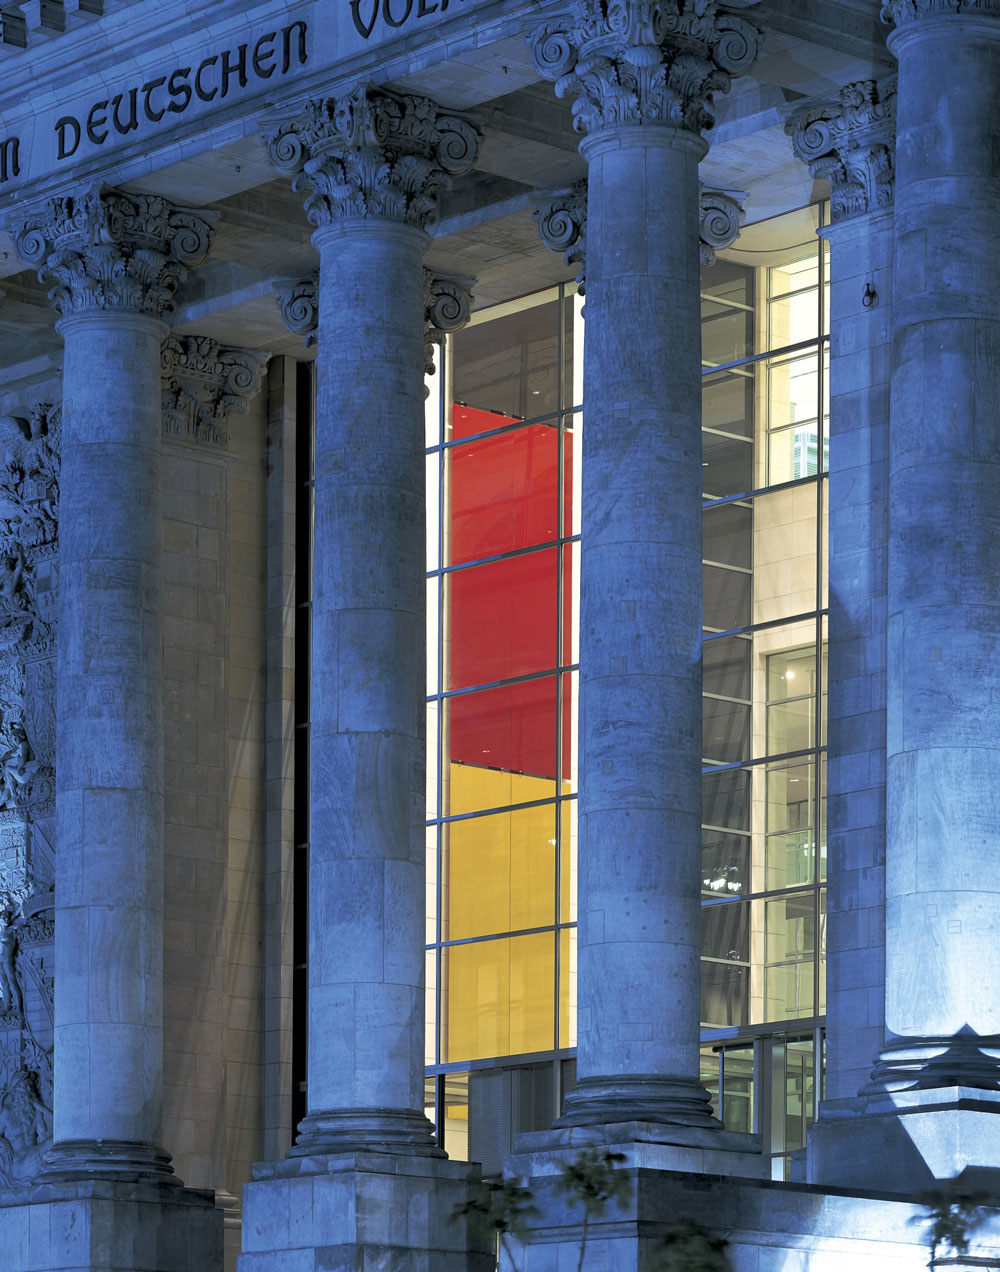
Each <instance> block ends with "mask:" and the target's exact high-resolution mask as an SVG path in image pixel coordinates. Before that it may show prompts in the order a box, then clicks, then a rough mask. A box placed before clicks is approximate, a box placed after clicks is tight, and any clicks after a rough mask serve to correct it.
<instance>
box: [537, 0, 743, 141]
mask: <svg viewBox="0 0 1000 1272" xmlns="http://www.w3.org/2000/svg"><path fill="white" fill-rule="evenodd" d="M760 38H761V32H760V30H759V29H758V28H757V27H756V26H755V25H754V24H753V23H752V22H750V21H749V20H748V19H747V18H744V17H741V16H740V15H739V14H736V13H731V12H728V11H726V10H725V9H724V8H723V7H722V6H720V5H719V4H717V3H716V2H715V0H618V3H615V4H610V5H609V4H607V3H604V0H574V2H573V4H572V6H571V8H570V9H569V11H568V12H567V13H566V14H564V15H563V16H562V17H559V18H554V19H552V20H551V21H549V22H547V23H545V24H544V25H543V26H541V27H540V28H539V29H538V30H537V31H535V33H534V35H533V36H532V37H531V41H530V43H531V56H532V61H533V62H534V65H535V69H536V70H537V71H538V73H539V74H540V75H542V76H543V77H544V78H545V79H549V80H555V82H556V93H557V94H558V96H560V97H563V96H567V95H570V96H573V97H574V98H575V99H576V100H575V101H574V103H573V114H574V123H575V126H576V128H577V130H578V131H579V132H582V133H594V132H598V131H600V130H601V129H604V128H615V127H620V126H622V125H624V124H666V125H669V126H672V127H675V128H686V129H688V130H690V131H692V132H699V133H700V132H702V131H703V130H704V129H706V128H711V127H712V125H713V123H714V119H713V116H712V113H711V106H712V99H713V98H714V96H715V94H716V93H720V92H722V93H724V92H727V91H728V89H729V84H730V80H731V78H732V77H733V76H734V75H741V74H744V73H746V72H747V71H749V70H750V68H751V67H752V66H753V63H754V61H755V60H756V57H757V49H758V45H759V43H760Z"/></svg>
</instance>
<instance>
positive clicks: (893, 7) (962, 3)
mask: <svg viewBox="0 0 1000 1272" xmlns="http://www.w3.org/2000/svg"><path fill="white" fill-rule="evenodd" d="M942 13H961V14H966V15H975V14H991V13H994V14H1000V0H885V3H883V5H882V14H881V17H882V21H883V22H888V23H890V24H891V25H893V26H895V27H897V28H899V27H903V26H906V25H907V24H908V23H910V22H912V21H914V20H915V19H916V18H924V17H931V16H934V15H937V14H942Z"/></svg>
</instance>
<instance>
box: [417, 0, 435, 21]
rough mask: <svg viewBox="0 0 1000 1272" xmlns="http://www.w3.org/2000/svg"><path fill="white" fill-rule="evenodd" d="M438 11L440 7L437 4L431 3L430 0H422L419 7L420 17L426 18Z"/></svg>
mask: <svg viewBox="0 0 1000 1272" xmlns="http://www.w3.org/2000/svg"><path fill="white" fill-rule="evenodd" d="M437 12H438V7H437V5H436V4H431V5H429V4H428V0H420V4H419V6H418V8H417V17H418V18H426V17H429V16H430V15H431V14H432V13H437Z"/></svg>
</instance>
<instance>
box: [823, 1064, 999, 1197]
mask: <svg viewBox="0 0 1000 1272" xmlns="http://www.w3.org/2000/svg"><path fill="white" fill-rule="evenodd" d="M862 1115H863V1116H862ZM998 1138H1000V1091H985V1090H981V1089H978V1088H976V1087H960V1086H955V1087H938V1088H936V1089H934V1090H925V1091H897V1092H893V1093H892V1094H891V1095H888V1096H885V1097H882V1098H879V1099H874V1098H873V1099H869V1100H867V1101H866V1100H865V1099H864V1098H863V1097H862V1098H859V1099H856V1100H828V1101H826V1102H825V1103H824V1104H823V1105H822V1106H821V1115H820V1119H819V1121H818V1122H816V1123H815V1124H814V1125H813V1126H811V1127H810V1128H809V1153H808V1157H807V1179H808V1181H809V1182H810V1183H815V1184H822V1185H824V1186H826V1185H829V1186H831V1187H835V1188H837V1187H839V1188H872V1189H876V1188H877V1189H881V1190H882V1191H884V1192H891V1193H898V1194H900V1195H910V1196H912V1195H913V1194H914V1193H917V1192H920V1191H922V1190H927V1189H932V1188H936V1187H939V1186H940V1185H939V1183H938V1181H940V1180H943V1179H954V1178H955V1176H956V1175H960V1174H962V1172H963V1171H969V1172H971V1173H974V1174H976V1175H977V1176H978V1177H979V1178H978V1180H977V1183H976V1190H977V1191H980V1190H981V1191H985V1192H987V1193H989V1194H990V1195H996V1196H997V1197H998V1198H1000V1171H998V1170H996V1169H995V1165H996V1157H997V1141H998Z"/></svg>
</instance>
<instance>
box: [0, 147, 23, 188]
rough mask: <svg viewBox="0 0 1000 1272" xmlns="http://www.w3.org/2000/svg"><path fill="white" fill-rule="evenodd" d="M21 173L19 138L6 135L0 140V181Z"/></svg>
mask: <svg viewBox="0 0 1000 1272" xmlns="http://www.w3.org/2000/svg"><path fill="white" fill-rule="evenodd" d="M20 175H21V140H20V138H19V137H6V138H5V139H4V140H3V141H0V182H3V181H7V180H9V178H11V177H19V176H20Z"/></svg>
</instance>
